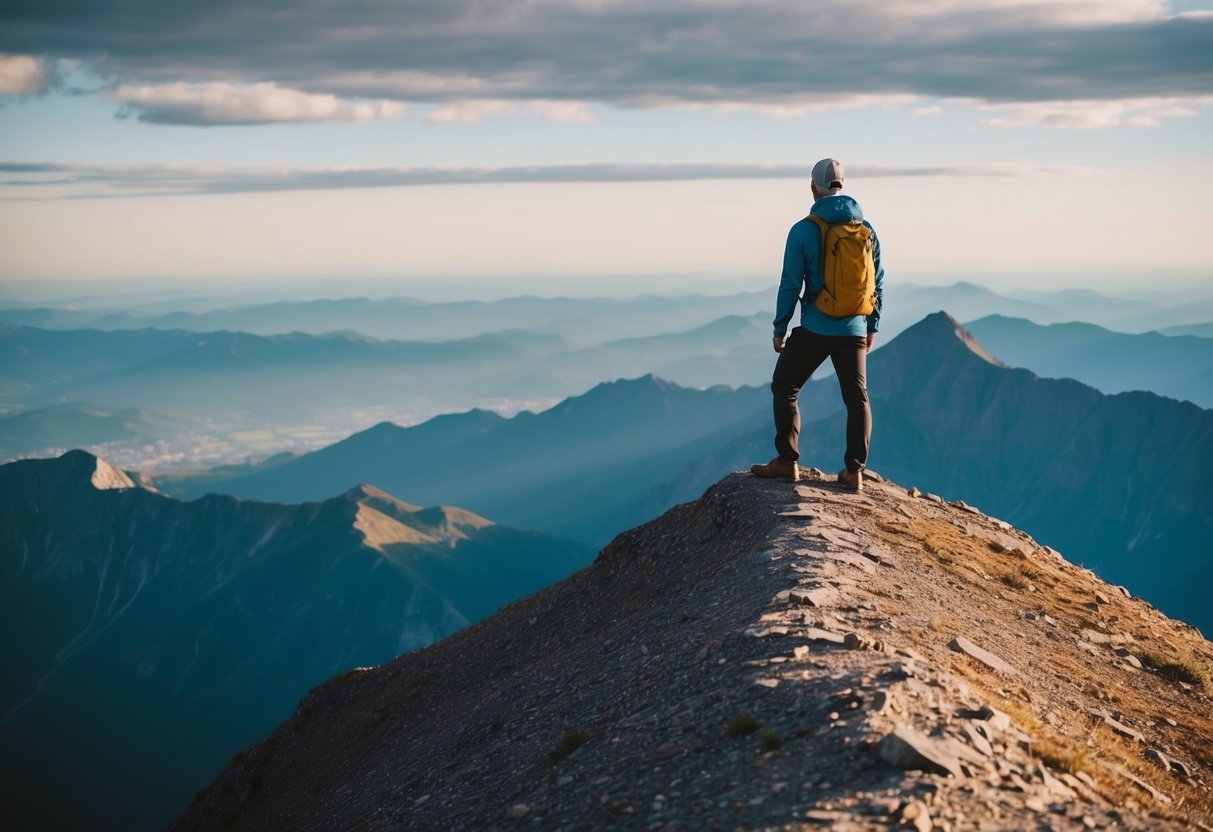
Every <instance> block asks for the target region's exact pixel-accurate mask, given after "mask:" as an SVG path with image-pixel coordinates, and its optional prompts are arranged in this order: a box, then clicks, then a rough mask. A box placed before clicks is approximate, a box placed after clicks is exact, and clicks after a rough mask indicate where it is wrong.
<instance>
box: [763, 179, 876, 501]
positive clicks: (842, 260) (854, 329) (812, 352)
mask: <svg viewBox="0 0 1213 832" xmlns="http://www.w3.org/2000/svg"><path fill="white" fill-rule="evenodd" d="M844 178H845V174H844V173H843V169H842V162H839V161H838V160H837V159H822V160H821V161H820V162H818V163H817V164H816V165H814V166H813V181H812V191H813V207H812V209H811V210H810V212H809V216H807V217H805V218H804V219H803V220H801V221H800V222H798V223H796V224H795V225H793V226H792V230H791V231H789V232H788V243H787V247H786V248H785V249H784V254H783V276H782V277H781V278H780V281H779V295H778V298H777V300H776V304H775V338H774V346H775V352H777V353H779V360H778V361H777V362H776V363H775V374H774V377H773V378H772V380H771V393H772V394H774V396H775V403H774V404H775V450H776V451H778V453H779V455H778V456H776V457H775V458H774V459H772V460H771V461H770V462H768V463H766V464H765V465H755V466H753V467H752V468H750V470H751V471H752V472H753V473H754V474H755V475H756V476H759V477H776V478H779V479H788V480H793V481H795V480H796V479H798V478H799V476H800V469H799V467H798V465H797V460H799V459H800V448H799V438H800V408H799V407H798V406H797V403H796V397H797V396H798V395H799V394H800V388H801V387H803V386H804V384H805V382H807V381H808V380H809V376H811V375H812V374H813V371H814V370H816V369H817V368H818V367H820V366H821V364H822V362H824V361H825V360H826V358H829V359H830V360H831V361H832V362H833V364H834V373H835V374H836V375H837V376H838V386H839V388H840V389H841V390H842V400H843V403H844V404H845V405H846V408H847V450H846V455H845V456H844V457H843V459H844V464H845V467H844V468H843V469H842V470H841V471H839V472H838V482H839V484H840V485H842V486H843V487H844V488H847V489H850V490H852V491H860V490H862V489H863V470H864V466H865V465H866V464H867V461H868V442H869V440H870V439H871V436H872V411H871V407H870V406H869V404H868V387H867V365H868V360H867V359H868V350H870V349H871V348H872V342H873V340H874V339H875V336H876V330H877V329H878V328H879V326H880V309H881V303H882V300H883V293H884V269H883V268H882V267H881V265H880V241H879V240H877V238H876V232H875V230H873V228H872V225H871V223H869V222H868V221H867V220H865V219H864V218H863V209H862V208H860V207H859V203H858V202H856V201H855V200H854V199H852V198H851V197H849V196H847V195H845V194H843V193H842V192H841V191H842V183H843V180H844ZM797 301H799V302H800V306H801V312H800V326H798V327H796V328H795V329H793V330H792V334H791V335H790V336H788V337H787V339H786V341H785V339H784V334H785V333H786V332H787V330H788V324H789V323H790V322H791V320H792V314H793V313H794V312H795V311H796V303H797Z"/></svg>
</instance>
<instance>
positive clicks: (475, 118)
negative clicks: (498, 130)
mask: <svg viewBox="0 0 1213 832" xmlns="http://www.w3.org/2000/svg"><path fill="white" fill-rule="evenodd" d="M523 103H524V102H518V101H507V100H503V99H499V98H498V99H491V100H477V99H471V100H468V101H455V102H451V103H449V104H443V105H442V106H440V107H436V108H435V109H434V110H432V111H431V112H430V113H429V114H427V115H426V117H425V121H426V123H428V124H479V123H480V122H482V121H484V120H485V119H486V118H489V117H491V116H498V115H514V114H517V113H519V112H524V113H530V114H532V115H537V116H539V117H540V118H542V119H544V120H545V121H556V122H564V123H566V124H589V123H591V122H593V121H595V119H594V114H593V113H591V112H590V111H589V110H588V109H587V107H586V104H585V103H584V102H581V101H542V100H541V101H529V102H525V105H526V106H525V107H524V106H523Z"/></svg>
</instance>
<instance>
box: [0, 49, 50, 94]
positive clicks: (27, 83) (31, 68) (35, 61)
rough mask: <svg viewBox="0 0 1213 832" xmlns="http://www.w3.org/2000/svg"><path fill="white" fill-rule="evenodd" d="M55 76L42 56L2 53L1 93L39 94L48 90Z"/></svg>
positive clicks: (0, 60)
mask: <svg viewBox="0 0 1213 832" xmlns="http://www.w3.org/2000/svg"><path fill="white" fill-rule="evenodd" d="M54 76H55V73H54V71H53V70H52V69H51V68H50V66H48V65H47V63H46V61H45V60H43V59H41V58H35V57H33V56H32V55H8V54H0V95H37V94H38V93H40V92H45V91H46V89H47V87H49V86H50V84H51V81H52V80H53V79H54Z"/></svg>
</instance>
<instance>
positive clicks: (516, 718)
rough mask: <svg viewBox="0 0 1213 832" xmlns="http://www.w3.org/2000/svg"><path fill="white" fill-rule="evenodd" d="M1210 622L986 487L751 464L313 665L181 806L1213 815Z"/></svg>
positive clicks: (1051, 825)
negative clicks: (1080, 552)
mask: <svg viewBox="0 0 1213 832" xmlns="http://www.w3.org/2000/svg"><path fill="white" fill-rule="evenodd" d="M1211 667H1213V645H1211V644H1210V643H1209V642H1208V641H1206V640H1205V639H1204V638H1203V637H1202V636H1201V634H1200V633H1199V632H1197V631H1196V630H1195V629H1194V628H1191V627H1189V626H1187V625H1184V624H1182V623H1180V622H1176V621H1172V620H1170V619H1167V618H1166V617H1165V616H1163V615H1162V614H1161V613H1159V612H1158V611H1157V610H1155V609H1153V608H1152V607H1151V606H1150V605H1149V604H1147V603H1145V602H1144V601H1142V600H1141V599H1137V598H1133V597H1130V596H1129V593H1128V591H1127V590H1124V589H1122V588H1119V587H1113V586H1109V585H1108V584H1105V583H1103V582H1102V581H1100V580H1099V579H1097V578H1096V577H1095V576H1094V574H1093V573H1091V572H1090V571H1089V570H1085V569H1082V568H1080V567H1078V566H1075V565H1073V564H1071V563H1069V562H1067V561H1066V560H1065V559H1064V558H1063V557H1062V556H1061V555H1060V554H1058V553H1057V552H1055V551H1053V550H1051V549H1048V548H1047V547H1042V546H1040V545H1038V544H1037V543H1036V542H1035V541H1034V540H1032V539H1031V538H1030V537H1029V536H1028V535H1026V534H1025V533H1023V532H1021V531H1019V530H1017V529H1015V528H1013V527H1011V526H1010V525H1008V524H1006V523H1004V522H1002V521H1000V520H997V519H995V518H992V517H989V516H986V515H985V514H983V513H982V512H981V511H979V510H978V509H976V508H973V507H971V506H968V505H965V504H964V503H960V502H957V503H946V502H944V501H943V500H942V499H940V498H938V497H936V496H934V495H931V494H923V493H920V492H918V491H917V489H909V490H907V489H904V488H902V487H900V486H896V485H894V484H892V483H887V482H882V481H880V480H879V478H874V481H873V482H871V483H870V484H869V487H868V489H867V490H866V491H865V492H864V493H862V494H853V493H846V492H843V491H840V490H839V489H838V488H837V486H836V484H835V483H834V482H832V478H827V477H824V476H823V475H821V474H820V473H819V472H816V471H812V472H810V476H809V478H808V479H807V480H804V481H802V482H801V483H799V484H797V485H795V486H793V485H790V484H787V483H778V482H770V481H762V480H757V479H754V478H752V477H750V476H749V475H744V474H742V475H732V476H730V477H727V478H726V479H724V480H722V481H721V482H720V483H718V484H717V485H715V486H713V487H712V488H711V489H709V490H708V491H707V493H705V494H704V496H703V497H702V498H701V499H700V500H698V501H696V502H694V503H689V504H686V505H682V506H678V507H676V508H674V509H672V510H671V511H669V512H667V513H666V514H665V515H664V516H662V517H661V518H658V519H657V520H655V521H653V522H651V523H648V524H646V525H644V526H641V527H639V528H637V529H634V530H632V531H629V532H625V533H624V534H622V535H620V536H619V537H618V538H616V539H615V540H614V541H613V542H612V543H611V544H610V545H609V546H607V547H606V548H605V549H604V550H603V551H602V552H601V554H600V555H599V557H598V559H597V561H596V562H595V563H594V564H592V565H591V566H589V567H587V568H586V569H583V570H582V571H581V572H579V573H577V574H575V575H574V576H572V577H570V578H569V579H567V580H565V581H563V582H561V583H559V584H557V585H555V586H552V587H549V588H548V589H546V590H544V591H542V592H539V593H536V594H535V595H532V596H530V597H528V598H526V599H524V600H522V601H520V602H517V603H515V604H512V605H510V606H508V607H506V608H503V609H502V610H501V611H500V612H499V613H498V614H496V615H494V616H493V617H491V618H489V619H486V620H484V621H481V622H480V623H478V624H476V625H474V626H472V627H469V628H467V629H466V630H464V631H462V632H460V633H457V634H456V635H454V636H452V637H450V638H448V639H446V640H444V641H442V642H439V643H438V644H435V645H433V646H431V647H429V648H426V649H424V650H421V651H418V652H416V653H412V654H408V655H405V656H402V657H400V658H399V659H397V660H396V661H394V662H391V663H389V664H386V665H383V666H381V667H379V668H374V669H365V670H360V671H355V672H351V673H348V674H345V675H343V676H340V677H337V678H335V679H333V680H331V681H329V682H328V683H326V684H324V685H322V686H320V687H318V688H316V689H315V690H313V691H312V693H311V694H309V695H308V697H307V698H306V699H305V700H304V701H303V703H302V704H301V705H300V707H299V709H298V711H297V712H296V713H295V715H294V716H292V717H291V719H289V720H288V721H287V722H285V723H283V725H282V726H280V727H279V728H278V730H277V731H275V732H274V733H273V734H272V735H271V736H269V737H268V738H266V739H265V740H263V741H262V742H261V743H259V744H257V745H255V746H253V747H252V748H250V749H248V750H247V751H246V752H243V753H241V754H239V755H237V756H236V757H235V758H233V760H232V761H231V762H230V763H229V765H228V767H227V768H226V769H225V771H224V772H223V773H222V774H221V775H220V777H219V778H218V779H217V780H216V782H215V783H214V784H213V785H212V786H211V787H210V788H209V789H207V790H206V791H204V792H202V793H201V794H200V795H199V796H198V797H197V798H196V799H195V801H194V803H193V804H192V805H191V806H190V807H189V809H188V810H187V812H186V813H185V815H184V816H183V817H182V818H181V819H180V820H179V822H178V824H177V827H176V828H178V829H212V828H224V829H265V828H292V829H328V828H357V829H427V830H428V829H500V830H508V829H545V830H547V829H552V830H555V829H565V830H571V829H592V828H602V827H610V826H615V827H617V828H626V829H653V830H658V829H665V830H675V829H687V830H690V829H738V828H741V829H805V828H813V827H823V828H832V829H840V830H846V829H855V830H869V829H885V828H890V827H903V826H904V827H906V828H909V827H912V828H914V829H917V830H933V829H942V830H960V829H990V830H995V829H1008V828H1016V829H1052V830H1069V829H1075V830H1078V829H1090V828H1107V829H1143V830H1144V829H1206V830H1207V829H1213V821H1211V820H1210V818H1213V792H1211V791H1210V783H1211V781H1213V754H1211V753H1210V751H1209V748H1211V747H1213V708H1211V707H1210V704H1211V700H1210V693H1211V690H1210V681H1209V670H1210V668H1211Z"/></svg>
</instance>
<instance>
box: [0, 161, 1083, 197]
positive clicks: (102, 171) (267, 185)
mask: <svg viewBox="0 0 1213 832" xmlns="http://www.w3.org/2000/svg"><path fill="white" fill-rule="evenodd" d="M810 172H811V167H808V166H804V165H758V164H742V163H690V164H616V163H601V164H587V165H546V166H527V167H500V168H349V169H339V168H338V169H319V168H289V169H264V168H210V167H202V166H169V165H82V164H81V165H77V164H60V163H52V162H46V163H42V162H36V163H25V162H0V195H3V196H6V197H8V198H22V195H23V193H24V194H25V195H29V196H32V197H33V198H40V199H45V198H51V199H62V198H108V197H118V196H170V195H183V194H232V193H259V192H270V191H304V190H336V189H344V188H395V187H410V186H422V185H485V184H513V183H524V182H525V183H595V182H677V181H699V180H727V179H801V180H806V181H807V180H808V178H809V174H810ZM1094 173H1099V171H1097V170H1094V169H1091V168H1078V167H1071V166H1061V165H1033V164H1003V165H936V166H917V167H915V166H902V167H893V166H879V165H875V166H874V165H869V166H867V167H865V166H862V165H856V166H854V167H848V174H849V176H850V177H852V178H858V179H872V178H886V177H935V176H959V177H975V176H976V177H989V176H1025V175H1053V176H1058V175H1062V176H1069V175H1085V174H1094Z"/></svg>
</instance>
